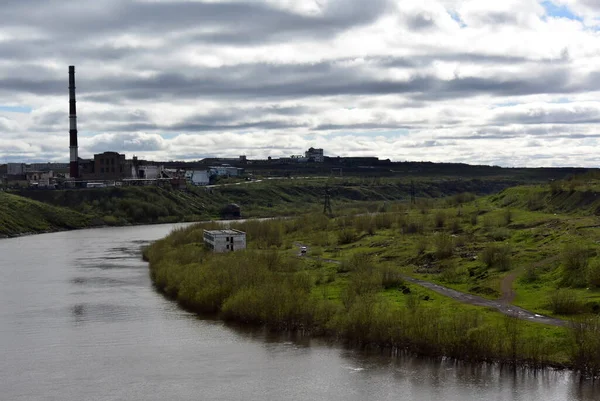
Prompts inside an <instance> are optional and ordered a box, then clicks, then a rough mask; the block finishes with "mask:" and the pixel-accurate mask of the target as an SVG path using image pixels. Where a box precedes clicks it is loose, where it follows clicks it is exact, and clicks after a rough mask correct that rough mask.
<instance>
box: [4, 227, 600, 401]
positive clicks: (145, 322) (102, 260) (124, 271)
mask: <svg viewBox="0 0 600 401" xmlns="http://www.w3.org/2000/svg"><path fill="white" fill-rule="evenodd" d="M173 227H174V225H156V226H136V227H125V228H123V227H121V228H99V229H89V230H79V231H69V232H61V233H53V234H42V235H35V236H27V237H20V238H12V239H5V240H0V305H2V307H1V309H0V378H1V381H0V400H10V401H15V400H28V401H29V400H61V401H71V400H72V401H75V400H77V401H80V400H143V401H148V400H261V401H262V400H373V401H377V400H396V401H397V400H445V401H448V400H456V401H459V400H460V401H468V400H495V401H501V400H502V401H503V400H511V401H514V400H524V401H525V400H545V401H550V400H557V401H558V400H560V401H564V400H577V401H588V400H590V401H591V400H598V399H600V388H599V387H598V386H597V385H593V384H591V383H589V382H583V383H582V382H580V381H579V380H578V379H577V378H576V377H575V376H574V375H572V374H570V373H567V372H554V371H546V372H542V373H540V372H538V373H533V372H528V371H518V372H516V373H515V372H513V371H510V370H502V369H499V368H497V367H492V366H482V365H468V364H455V363H453V362H451V361H436V360H430V359H421V358H410V357H401V358H391V357H388V356H384V355H373V354H367V353H363V352H359V351H356V350H348V349H345V348H344V347H342V346H340V345H335V344H333V345H332V344H327V343H326V342H324V341H322V340H314V339H313V340H310V339H305V338H304V339H294V338H289V336H281V335H270V334H265V333H264V332H263V331H260V330H247V329H240V328H234V327H230V326H227V325H225V324H224V323H222V322H219V321H211V320H203V319H199V318H197V317H195V316H194V315H191V314H189V313H187V312H185V311H182V310H181V309H179V308H178V307H177V305H176V304H174V303H173V302H171V301H169V300H166V299H165V298H164V297H163V296H162V295H160V294H158V293H156V292H155V291H154V289H153V288H152V285H151V282H150V279H149V276H148V269H147V265H146V263H144V262H143V261H142V260H141V258H140V254H141V253H140V248H141V247H142V246H143V245H144V244H147V243H149V242H150V241H152V240H156V239H158V238H161V237H163V236H165V235H166V234H168V233H169V231H170V230H171V229H172V228H173Z"/></svg>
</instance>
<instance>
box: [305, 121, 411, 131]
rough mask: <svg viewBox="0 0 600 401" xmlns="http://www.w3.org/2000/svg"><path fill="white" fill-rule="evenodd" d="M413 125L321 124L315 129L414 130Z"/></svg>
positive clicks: (314, 128)
mask: <svg viewBox="0 0 600 401" xmlns="http://www.w3.org/2000/svg"><path fill="white" fill-rule="evenodd" d="M412 128H414V126H412V125H402V124H389V123H388V124H384V123H357V124H320V125H317V126H316V127H313V128H312V130H315V131H333V130H353V129H358V130H385V129H412Z"/></svg>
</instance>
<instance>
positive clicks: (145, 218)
mask: <svg viewBox="0 0 600 401" xmlns="http://www.w3.org/2000/svg"><path fill="white" fill-rule="evenodd" d="M516 183H517V181H515V180H510V179H499V180H496V179H490V180H479V179H476V180H462V179H460V180H421V181H419V182H417V183H416V185H415V186H416V193H417V196H419V197H426V198H431V197H440V196H446V195H452V194H456V193H461V192H473V193H477V194H489V193H494V192H497V191H500V190H501V189H504V188H506V187H508V186H511V185H516ZM325 188H328V189H329V192H330V195H331V199H332V203H333V205H334V207H338V206H339V207H345V206H347V205H348V204H350V203H357V202H379V204H381V202H386V201H388V202H390V201H395V200H398V199H407V198H408V197H409V196H410V182H407V181H406V180H402V179H392V178H388V179H377V178H368V179H367V178H365V179H361V178H341V179H340V178H337V179H327V178H312V179H292V180H265V181H264V182H257V183H242V184H240V185H231V186H224V187H218V188H211V189H206V188H189V189H188V191H171V190H166V189H162V188H158V187H119V188H98V189H80V190H59V191H22V192H21V193H20V195H22V196H26V197H28V198H31V199H35V200H38V201H41V202H45V203H49V204H52V205H56V206H65V207H69V208H71V209H73V210H76V211H79V212H81V213H88V214H92V215H95V216H98V217H101V218H108V221H107V222H108V223H114V224H123V223H151V222H168V221H181V220H197V219H201V218H202V219H206V218H216V217H218V216H219V211H220V209H221V208H222V207H223V206H225V205H226V204H228V203H232V202H233V203H238V204H239V205H241V207H242V214H243V215H244V216H245V217H268V216H282V215H290V214H296V213H298V212H304V213H306V212H312V211H316V210H320V209H322V204H323V197H324V194H325ZM374 207H375V208H376V207H377V206H374Z"/></svg>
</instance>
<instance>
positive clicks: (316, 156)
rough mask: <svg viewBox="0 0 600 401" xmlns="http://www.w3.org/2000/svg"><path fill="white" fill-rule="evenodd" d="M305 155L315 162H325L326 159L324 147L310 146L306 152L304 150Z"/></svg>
mask: <svg viewBox="0 0 600 401" xmlns="http://www.w3.org/2000/svg"><path fill="white" fill-rule="evenodd" d="M304 157H306V158H307V159H308V160H309V161H313V162H315V163H323V162H324V161H325V157H324V156H323V149H315V148H309V149H308V150H307V151H306V152H304Z"/></svg>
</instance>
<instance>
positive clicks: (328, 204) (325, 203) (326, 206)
mask: <svg viewBox="0 0 600 401" xmlns="http://www.w3.org/2000/svg"><path fill="white" fill-rule="evenodd" d="M323 213H324V214H326V215H327V216H329V217H332V216H333V210H332V209H331V195H330V194H329V188H328V187H325V200H324V201H323Z"/></svg>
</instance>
